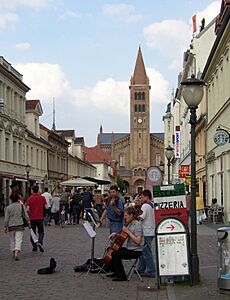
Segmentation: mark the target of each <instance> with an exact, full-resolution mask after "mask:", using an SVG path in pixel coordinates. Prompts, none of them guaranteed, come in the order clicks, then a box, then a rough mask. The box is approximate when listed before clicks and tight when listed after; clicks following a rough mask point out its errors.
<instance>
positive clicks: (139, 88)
mask: <svg viewBox="0 0 230 300" xmlns="http://www.w3.org/2000/svg"><path fill="white" fill-rule="evenodd" d="M150 88H151V87H150V85H149V78H148V76H147V75H146V71H145V65H144V61H143V57H142V53H141V48H140V47H139V49H138V54H137V60H136V65H135V69H134V73H133V76H132V77H131V80H130V87H129V89H130V169H131V170H132V171H133V174H134V175H135V173H136V174H137V173H138V175H142V179H143V180H144V178H145V171H146V169H147V168H148V167H149V166H150V125H149V123H150V122H149V115H150V114H149V110H150V100H149V91H150ZM138 170H139V171H138ZM139 178H140V177H139Z"/></svg>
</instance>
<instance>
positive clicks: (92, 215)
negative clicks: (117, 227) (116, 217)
mask: <svg viewBox="0 0 230 300" xmlns="http://www.w3.org/2000/svg"><path fill="white" fill-rule="evenodd" d="M84 219H85V221H84V222H83V226H84V228H85V230H86V232H87V233H88V235H89V237H90V238H91V257H90V263H89V265H88V266H87V272H86V274H87V275H88V273H89V272H92V271H95V269H98V272H97V273H98V274H99V275H100V276H101V277H102V278H103V279H104V277H103V276H102V274H101V271H104V270H102V268H103V266H104V265H103V266H99V265H98V264H97V263H96V262H95V257H94V247H95V236H96V231H95V230H96V228H98V227H99V226H100V218H99V216H98V213H97V211H96V210H95V209H91V208H86V209H84ZM90 222H91V223H92V224H93V225H91V224H90ZM82 274H83V273H81V274H80V275H79V276H78V277H80V276H81V275H82Z"/></svg>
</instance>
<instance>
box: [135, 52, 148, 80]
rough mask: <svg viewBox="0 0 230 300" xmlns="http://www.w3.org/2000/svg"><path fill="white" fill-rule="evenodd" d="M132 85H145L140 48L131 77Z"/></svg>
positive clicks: (145, 78) (143, 65)
mask: <svg viewBox="0 0 230 300" xmlns="http://www.w3.org/2000/svg"><path fill="white" fill-rule="evenodd" d="M132 81H133V84H147V75H146V71H145V64H144V61H143V57H142V53H141V47H140V46H139V49H138V54H137V60H136V65H135V69H134V73H133V77H132Z"/></svg>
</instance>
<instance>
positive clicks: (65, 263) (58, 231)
mask: <svg viewBox="0 0 230 300" xmlns="http://www.w3.org/2000/svg"><path fill="white" fill-rule="evenodd" d="M218 227H222V225H215V224H206V225H201V226H198V255H199V259H200V277H201V283H200V284H199V285H197V286H194V287H190V286H189V285H188V284H184V283H175V284H172V285H168V286H161V289H160V290H157V288H156V282H155V279H150V278H143V280H144V281H143V282H141V281H140V280H139V279H138V278H137V277H136V276H135V275H134V276H133V277H132V278H131V280H130V282H112V281H111V279H110V278H106V277H104V276H103V277H104V278H102V277H101V276H99V275H98V274H91V273H89V274H88V275H86V274H85V273H84V274H82V276H80V277H79V273H75V272H74V271H73V268H74V266H76V265H81V264H83V263H85V262H86V260H87V259H88V258H90V250H91V241H90V239H89V237H88V235H87V233H86V232H85V230H84V228H83V226H82V225H76V226H71V225H70V226H68V225H66V226H65V227H64V228H63V229H62V228H60V227H58V226H55V225H52V226H50V227H46V228H45V241H44V248H45V252H44V253H37V254H34V253H32V251H31V249H32V247H31V245H30V242H29V230H28V229H26V231H25V235H24V244H23V251H22V253H21V257H20V260H19V261H18V262H15V261H14V260H12V258H11V253H10V251H9V237H8V235H6V234H4V232H3V218H0V228H1V230H0V270H1V277H0V300H20V299H21V300H27V299H30V300H34V299H39V300H43V299H49V300H53V299H55V300H58V299H65V300H72V299H79V300H81V299H87V300H92V299H96V300H97V299H98V300H100V299H103V300H107V299H110V300H113V299H120V300H126V299H135V300H145V299H154V300H155V299H156V300H158V299H159V300H166V299H168V300H175V299H177V300H183V299H186V300H190V299H203V298H208V299H209V300H212V299H213V300H214V299H215V300H216V299H218V300H219V299H220V300H227V299H228V300H229V299H230V296H229V295H223V294H220V293H219V291H218V288H217V260H218V252H217V236H216V229H217V228H218ZM107 236H108V228H105V227H103V228H99V229H98V230H97V236H96V242H95V257H102V256H103V253H104V249H105V247H106V246H107V245H108V240H107ZM51 257H54V258H55V259H56V261H57V271H56V272H55V273H53V274H51V275H38V274H37V270H38V269H39V268H43V267H46V266H48V265H49V260H50V258H51ZM127 263H128V262H127ZM127 267H128V265H127Z"/></svg>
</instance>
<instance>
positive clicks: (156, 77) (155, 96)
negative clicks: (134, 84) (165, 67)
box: [146, 68, 170, 104]
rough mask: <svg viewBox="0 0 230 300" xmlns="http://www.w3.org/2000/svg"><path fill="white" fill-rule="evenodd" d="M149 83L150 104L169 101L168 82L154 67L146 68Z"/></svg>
mask: <svg viewBox="0 0 230 300" xmlns="http://www.w3.org/2000/svg"><path fill="white" fill-rule="evenodd" d="M146 73H147V74H148V77H149V82H150V85H151V93H150V97H151V99H150V101H151V103H152V104H156V103H157V104H162V103H168V102H169V95H170V91H169V82H168V81H167V80H166V79H165V78H164V76H163V75H162V74H161V73H160V72H159V71H157V70H156V69H154V68H146Z"/></svg>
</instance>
